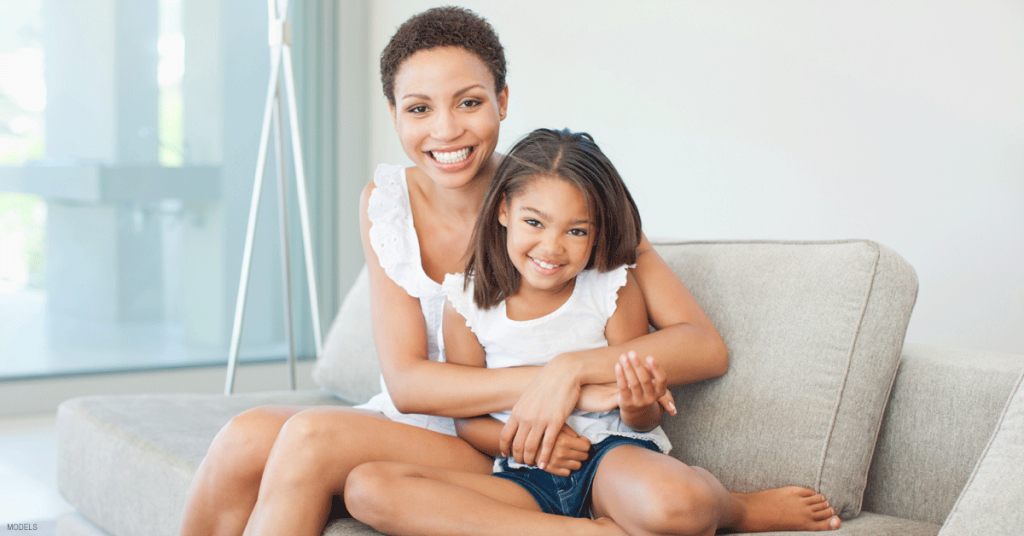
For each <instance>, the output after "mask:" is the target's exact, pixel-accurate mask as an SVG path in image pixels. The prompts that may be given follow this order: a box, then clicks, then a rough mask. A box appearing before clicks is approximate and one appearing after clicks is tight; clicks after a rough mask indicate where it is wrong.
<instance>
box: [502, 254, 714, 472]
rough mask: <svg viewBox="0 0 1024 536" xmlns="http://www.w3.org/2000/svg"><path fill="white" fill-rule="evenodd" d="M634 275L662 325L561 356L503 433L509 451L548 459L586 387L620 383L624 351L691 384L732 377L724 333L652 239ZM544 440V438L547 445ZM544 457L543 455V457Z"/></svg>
mask: <svg viewBox="0 0 1024 536" xmlns="http://www.w3.org/2000/svg"><path fill="white" fill-rule="evenodd" d="M638 253H639V255H638V256H637V261H636V268H634V269H633V277H634V279H635V280H636V282H637V284H638V285H639V287H640V290H641V292H642V294H643V298H644V301H645V304H646V305H645V308H646V310H647V315H648V317H649V319H650V322H651V324H653V325H654V326H655V328H657V331H655V332H654V333H648V334H644V335H642V336H640V337H639V338H636V339H634V340H632V341H628V342H621V343H618V344H612V345H610V346H607V347H604V348H596V349H593V350H587V351H583V352H572V353H567V354H562V355H559V356H556V357H555V358H554V359H552V360H551V362H550V363H548V364H547V366H545V367H544V369H543V370H542V371H541V373H540V374H539V375H538V376H537V377H536V378H534V379H533V381H531V382H530V383H529V385H528V386H527V388H526V390H525V391H524V392H523V395H522V396H521V397H520V399H519V401H518V402H517V403H516V405H515V406H514V407H513V408H512V416H511V417H510V418H509V420H508V422H507V423H506V424H505V428H504V430H503V431H502V436H501V440H502V444H501V446H502V449H510V450H511V451H512V452H513V455H515V453H516V452H517V450H516V445H517V444H518V445H519V451H518V452H520V453H521V455H522V456H523V457H522V458H520V457H519V456H518V455H515V457H516V460H517V461H523V462H524V463H532V462H534V461H538V460H539V461H545V457H544V456H546V455H547V454H546V453H550V451H551V445H552V442H553V440H554V437H553V436H554V433H553V432H555V431H557V429H558V426H560V423H562V422H565V417H566V416H568V415H569V413H570V412H571V411H572V408H573V407H574V406H575V405H576V401H577V399H578V398H579V392H580V386H581V385H584V384H604V383H612V382H614V381H615V375H614V371H615V369H614V366H615V362H616V361H617V360H618V358H619V356H621V355H623V354H625V353H627V352H628V351H630V350H632V351H635V352H636V353H637V354H638V355H640V356H648V355H652V356H655V357H656V358H657V360H658V363H659V365H660V366H661V368H662V370H663V371H664V372H665V375H666V377H667V378H668V384H669V385H670V386H674V385H684V384H688V383H694V382H698V381H702V380H706V379H710V378H715V377H718V376H721V375H722V374H725V371H726V370H727V369H728V365H729V358H728V352H727V351H726V348H725V344H724V343H723V342H722V337H721V336H720V335H719V334H718V330H717V329H715V326H714V325H713V324H712V323H711V320H710V319H708V317H707V315H705V314H704V311H703V309H701V307H700V305H699V304H697V301H696V300H694V298H693V295H691V294H690V291H689V290H687V288H686V286H685V285H683V282H682V281H680V280H679V278H678V277H677V276H676V274H675V272H673V271H672V268H671V267H669V265H668V264H667V263H666V262H665V260H664V259H662V258H661V256H660V255H658V252H657V251H655V250H654V248H653V247H652V246H651V243H650V242H649V241H648V240H647V238H646V237H644V238H643V240H642V242H641V244H640V247H639V248H638ZM542 440H543V443H542ZM537 454H540V455H541V457H540V458H535V457H536V456H537Z"/></svg>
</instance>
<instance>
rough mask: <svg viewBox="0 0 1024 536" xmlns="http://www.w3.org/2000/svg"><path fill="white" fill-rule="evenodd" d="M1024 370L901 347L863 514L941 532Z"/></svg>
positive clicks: (984, 358)
mask: <svg viewBox="0 0 1024 536" xmlns="http://www.w3.org/2000/svg"><path fill="white" fill-rule="evenodd" d="M1022 371H1024V361H1022V359H1021V357H1020V356H1019V355H1013V354H1005V353H999V352H992V351H985V350H964V349H957V348H950V347H947V346H931V345H924V344H906V345H904V346H903V354H902V356H901V357H900V367H899V371H898V372H897V373H896V382H895V383H894V384H893V388H892V393H891V394H890V395H889V405H888V407H887V408H886V410H885V417H884V418H883V419H882V428H881V431H879V433H878V441H877V442H876V443H875V455H874V458H873V459H872V460H871V470H870V471H869V472H868V486H867V489H866V490H865V491H864V509H865V510H869V511H871V512H874V513H876V514H883V515H888V516H895V517H902V518H907V519H914V520H918V521H926V522H928V523H934V524H936V525H941V524H942V522H943V521H944V520H945V519H946V516H948V515H949V512H950V510H952V509H953V505H954V504H955V503H956V500H957V497H958V496H960V492H961V491H962V490H963V489H964V486H965V485H966V484H967V481H968V479H969V478H970V476H971V470H972V469H974V466H975V464H976V463H977V461H978V459H979V458H981V455H982V453H983V452H984V451H985V446H986V445H987V444H988V443H989V439H990V438H991V436H992V430H993V429H994V428H995V427H996V422H997V421H998V420H999V416H1000V415H1001V414H1002V412H1003V408H1004V407H1005V406H1006V400H1007V397H1008V396H1009V394H1010V393H1011V391H1012V390H1013V387H1014V385H1015V383H1016V382H1017V380H1018V378H1019V377H1020V375H1021V372H1022Z"/></svg>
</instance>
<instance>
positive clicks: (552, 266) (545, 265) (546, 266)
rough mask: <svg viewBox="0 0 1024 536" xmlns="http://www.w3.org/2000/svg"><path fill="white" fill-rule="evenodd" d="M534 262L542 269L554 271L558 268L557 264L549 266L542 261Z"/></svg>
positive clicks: (535, 260) (534, 260)
mask: <svg viewBox="0 0 1024 536" xmlns="http://www.w3.org/2000/svg"><path fill="white" fill-rule="evenodd" d="M533 262H535V263H537V264H538V265H539V266H540V267H541V268H546V269H548V270H552V269H554V268H557V267H558V265H557V264H548V263H546V262H544V261H542V260H537V259H533Z"/></svg>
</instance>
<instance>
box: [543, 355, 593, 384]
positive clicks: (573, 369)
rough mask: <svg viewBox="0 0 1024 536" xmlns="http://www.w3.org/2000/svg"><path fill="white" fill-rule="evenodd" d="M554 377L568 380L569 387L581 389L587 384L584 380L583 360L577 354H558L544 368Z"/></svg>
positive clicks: (584, 368)
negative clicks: (573, 386) (554, 375)
mask: <svg viewBox="0 0 1024 536" xmlns="http://www.w3.org/2000/svg"><path fill="white" fill-rule="evenodd" d="M544 368H547V369H549V370H550V371H551V372H553V373H554V374H556V375H559V376H562V377H564V378H567V379H568V380H569V384H570V385H575V386H577V387H582V386H583V385H584V384H586V383H589V382H587V381H584V380H585V373H586V370H587V369H586V367H585V366H583V359H582V358H581V356H580V354H579V353H578V352H568V353H564V354H558V355H556V356H555V357H554V358H552V359H551V361H548V364H547V365H546V366H545V367H544Z"/></svg>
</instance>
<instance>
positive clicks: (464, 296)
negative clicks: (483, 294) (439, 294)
mask: <svg viewBox="0 0 1024 536" xmlns="http://www.w3.org/2000/svg"><path fill="white" fill-rule="evenodd" d="M441 288H443V289H444V292H445V296H446V297H447V298H448V301H449V302H450V303H451V304H452V307H454V308H455V311H456V312H458V313H459V314H460V315H462V317H463V318H465V319H466V324H467V325H468V326H469V327H470V328H471V329H472V328H473V327H474V326H476V324H477V317H478V316H479V315H480V314H481V313H482V311H481V310H480V308H479V307H477V306H476V302H474V301H473V277H472V276H470V277H469V278H468V280H467V278H466V275H465V274H463V273H457V274H445V276H444V281H443V282H441Z"/></svg>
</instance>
